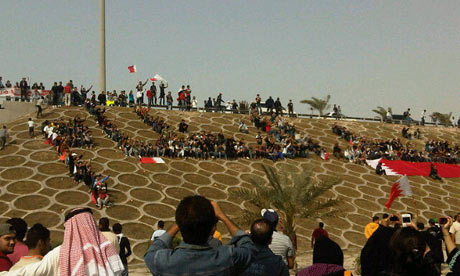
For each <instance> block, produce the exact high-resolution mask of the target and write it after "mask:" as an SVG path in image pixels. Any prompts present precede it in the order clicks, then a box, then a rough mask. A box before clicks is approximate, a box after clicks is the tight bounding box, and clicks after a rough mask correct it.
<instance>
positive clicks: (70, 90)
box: [64, 85, 72, 94]
mask: <svg viewBox="0 0 460 276" xmlns="http://www.w3.org/2000/svg"><path fill="white" fill-rule="evenodd" d="M70 92H72V86H70V85H66V86H65V87H64V93H66V94H70Z"/></svg>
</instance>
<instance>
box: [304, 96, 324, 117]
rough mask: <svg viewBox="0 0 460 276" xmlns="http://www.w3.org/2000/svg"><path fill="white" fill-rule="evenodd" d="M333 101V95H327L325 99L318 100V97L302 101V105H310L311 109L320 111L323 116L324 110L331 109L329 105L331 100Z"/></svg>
mask: <svg viewBox="0 0 460 276" xmlns="http://www.w3.org/2000/svg"><path fill="white" fill-rule="evenodd" d="M330 99H331V95H327V96H326V98H324V99H318V98H316V97H311V100H302V101H300V103H304V104H308V105H310V106H311V108H313V109H315V110H318V112H319V116H323V112H324V110H327V109H329V108H331V105H330V104H329V100H330Z"/></svg>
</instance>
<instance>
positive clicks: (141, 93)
mask: <svg viewBox="0 0 460 276" xmlns="http://www.w3.org/2000/svg"><path fill="white" fill-rule="evenodd" d="M148 81H149V79H147V80H146V81H145V82H144V83H142V81H139V83H138V84H137V86H136V90H137V94H136V95H137V97H136V98H137V99H138V104H144V86H145V85H146V84H147V82H148ZM139 96H140V97H139Z"/></svg>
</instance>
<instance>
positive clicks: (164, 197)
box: [0, 107, 460, 263]
mask: <svg viewBox="0 0 460 276" xmlns="http://www.w3.org/2000/svg"><path fill="white" fill-rule="evenodd" d="M151 112H152V114H154V115H156V116H161V117H163V118H165V120H166V122H167V123H168V124H170V125H171V126H172V127H173V128H177V124H178V123H179V121H180V120H181V119H182V118H183V119H185V120H186V121H187V122H188V123H189V124H190V128H189V129H190V130H193V131H200V130H211V131H222V132H223V133H224V135H226V136H233V137H235V138H240V137H244V138H245V139H246V140H247V141H248V142H249V143H255V135H256V134H257V130H256V129H255V128H254V127H250V128H249V130H250V133H249V135H243V134H241V133H235V131H236V130H237V125H238V122H239V120H240V119H243V120H246V121H247V119H248V118H247V116H244V115H239V114H221V113H198V112H193V113H186V112H179V111H165V110H152V111H151ZM87 114H88V113H87V112H86V111H85V110H83V109H82V108H77V107H74V108H66V109H64V108H62V109H47V110H46V111H45V118H44V119H55V118H64V119H72V118H73V116H75V115H79V116H80V117H87V116H88V115H87ZM107 114H108V116H109V117H110V118H111V119H113V120H114V121H116V123H117V125H118V126H119V128H121V129H123V130H126V131H128V132H129V133H130V134H132V135H133V136H134V137H135V138H136V139H140V140H148V139H156V138H157V137H158V135H157V134H156V133H155V132H153V131H152V130H150V129H148V128H146V126H145V125H144V124H143V123H142V122H141V121H140V120H139V119H138V118H137V116H136V114H135V113H134V112H132V110H131V109H126V108H118V107H112V108H109V109H108V111H107ZM44 119H41V120H36V123H37V124H40V123H41V122H42V121H43V120H44ZM288 120H290V121H292V122H293V123H295V124H296V126H297V131H298V132H299V133H300V134H301V135H302V136H304V135H311V136H312V137H313V138H314V139H315V140H317V141H320V143H321V145H322V146H324V147H326V148H327V149H329V150H331V149H332V147H333V145H334V143H336V142H338V143H339V145H340V146H341V147H343V148H345V147H347V145H348V144H347V142H346V141H343V140H341V139H339V138H338V137H337V136H335V135H334V134H333V133H332V132H331V130H330V129H331V126H332V124H333V123H335V122H336V121H333V120H323V119H298V118H288ZM26 121H27V117H26V116H25V117H22V118H19V119H17V120H15V121H12V122H10V123H8V124H7V126H8V128H9V131H10V139H9V140H8V142H9V144H8V146H7V147H6V148H5V149H4V150H3V151H0V199H1V202H0V220H1V221H3V220H5V219H6V218H9V217H12V216H21V217H24V218H25V219H26V220H27V221H28V222H29V223H30V224H33V223H35V222H41V223H43V224H44V225H45V226H47V227H49V228H50V229H51V230H52V239H53V240H54V242H55V243H60V241H61V240H62V236H63V225H62V223H63V214H64V213H65V212H66V211H68V210H69V209H71V208H74V207H75V206H82V205H86V206H89V207H93V206H92V204H91V201H90V196H89V194H88V190H87V188H86V187H85V186H84V185H83V184H80V185H75V184H74V183H73V180H72V179H71V178H70V177H68V176H67V175H66V172H67V170H66V168H65V166H64V165H63V164H62V163H60V162H58V161H57V159H58V156H57V154H56V153H55V152H54V151H53V150H52V149H51V147H49V146H48V145H45V144H44V143H43V139H42V137H41V136H39V137H37V138H35V139H30V138H29V137H28V133H27V125H26ZM339 123H340V124H341V125H345V126H347V127H348V128H350V129H352V130H353V131H354V132H355V133H358V134H359V135H361V136H362V135H368V136H373V137H381V138H401V137H400V136H401V135H400V131H401V128H402V126H400V125H391V124H381V123H370V122H369V123H368V122H353V121H339ZM87 125H89V126H90V128H91V130H92V131H93V135H94V137H95V141H96V143H97V146H96V148H94V149H91V150H88V149H77V150H76V151H77V152H78V153H79V154H83V156H84V159H92V164H93V168H95V170H96V171H97V172H100V173H102V174H104V175H110V179H109V180H108V184H109V189H110V193H111V197H112V199H113V201H114V202H115V205H114V206H113V207H111V208H108V209H103V210H97V209H94V213H95V217H96V218H97V219H98V218H99V217H101V216H108V217H109V218H110V219H111V222H112V223H115V222H120V223H122V224H123V225H124V232H125V233H126V234H127V236H128V237H129V238H130V239H131V242H132V247H133V251H134V258H133V261H134V263H136V262H140V261H141V260H142V257H143V255H144V253H145V250H146V248H147V243H148V239H149V238H150V235H151V233H152V231H153V229H154V228H153V226H154V225H155V223H156V222H157V221H158V220H160V219H163V220H165V221H167V224H170V223H171V222H172V221H173V219H174V208H175V206H176V205H177V203H178V202H179V200H180V199H181V198H182V197H184V196H186V195H191V194H196V193H197V194H202V195H205V196H206V197H208V198H211V199H214V200H218V201H219V202H220V203H221V205H222V208H223V209H224V211H226V212H228V213H229V214H230V215H231V216H232V217H234V218H236V217H238V216H240V215H241V214H242V213H243V212H244V210H245V209H246V207H245V205H244V202H242V201H241V200H239V199H234V198H230V197H229V195H228V193H229V192H230V191H231V190H234V189H235V188H237V187H251V186H250V184H249V181H250V179H251V178H256V179H258V180H260V181H266V179H265V177H264V173H263V172H262V171H261V164H269V165H274V166H275V167H276V168H278V169H280V170H295V171H304V170H306V169H311V170H312V171H313V174H314V175H315V176H316V177H318V178H322V177H324V176H326V175H331V174H334V175H338V176H340V177H341V178H342V179H343V181H342V183H341V184H339V185H338V186H336V187H334V189H333V190H332V191H330V192H329V193H328V196H331V197H335V198H340V199H342V200H343V201H342V203H341V205H340V206H339V208H340V209H341V213H340V214H341V215H340V217H339V218H337V219H326V220H325V223H326V227H327V229H328V231H329V232H330V233H331V237H332V238H333V239H334V240H336V241H337V242H338V243H339V244H340V245H341V246H342V248H344V249H347V250H357V249H359V248H361V247H362V246H363V244H364V242H365V238H364V235H363V234H362V232H363V228H364V225H365V224H366V223H368V222H369V220H370V217H371V216H372V215H373V214H375V213H381V212H383V211H384V206H383V203H384V202H385V201H386V199H387V197H388V193H389V190H390V186H391V184H392V183H393V182H394V181H395V180H396V179H397V177H394V176H393V177H390V176H387V177H379V176H376V175H375V174H374V172H373V171H372V170H371V169H370V168H368V167H366V166H361V165H355V164H352V163H345V162H342V161H339V160H336V159H334V158H332V159H331V160H329V161H323V160H321V159H320V158H318V157H317V156H314V155H311V157H310V158H308V159H303V158H302V159H295V160H285V161H280V162H277V163H273V162H271V161H269V160H245V159H240V160H232V161H230V160H195V159H187V160H185V159H165V161H166V164H140V163H139V162H138V161H137V160H136V159H134V158H132V157H125V156H124V154H123V153H122V152H121V151H120V150H119V149H117V148H116V145H115V143H114V142H113V141H111V140H110V139H108V138H107V137H106V136H105V135H104V133H103V132H102V131H101V130H100V129H99V128H98V127H97V124H96V122H95V121H94V120H93V119H92V118H90V117H88V120H87ZM421 131H422V135H423V139H421V140H416V141H412V142H413V143H414V144H415V145H417V146H418V147H419V148H421V147H422V146H423V142H424V141H425V139H428V138H429V139H448V140H450V141H457V140H458V139H459V138H460V133H459V132H458V131H456V130H455V129H452V128H441V127H440V128H435V127H421ZM37 134H38V133H37ZM401 139H402V138H401ZM402 140H404V139H402ZM410 182H411V185H412V187H413V191H414V193H415V202H416V206H417V208H418V209H419V213H420V217H419V220H421V221H423V222H426V221H427V219H428V218H431V217H438V216H439V215H440V214H444V213H453V212H457V211H458V207H457V206H459V204H460V200H459V199H458V194H460V180H459V179H445V180H444V181H443V183H439V182H432V181H431V180H430V179H428V178H424V177H410ZM413 206H414V205H413V200H412V199H407V198H405V199H401V200H396V202H395V203H394V204H393V210H392V211H398V212H406V211H408V212H413V213H415V210H414V208H413ZM316 225H317V223H316V222H315V221H311V220H302V221H301V222H300V223H299V225H298V226H297V232H298V235H299V237H298V241H299V252H300V253H301V252H307V251H308V250H309V241H310V235H311V231H312V229H313V228H314V227H315V226H316ZM218 229H219V230H220V231H221V232H222V233H223V235H224V238H225V239H229V238H230V237H229V235H228V233H227V232H226V230H225V229H224V227H223V226H222V225H219V227H218Z"/></svg>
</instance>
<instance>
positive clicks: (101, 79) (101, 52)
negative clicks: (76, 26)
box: [99, 0, 106, 93]
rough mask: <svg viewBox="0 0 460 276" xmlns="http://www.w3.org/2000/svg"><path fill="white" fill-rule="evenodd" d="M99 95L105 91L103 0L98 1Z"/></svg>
mask: <svg viewBox="0 0 460 276" xmlns="http://www.w3.org/2000/svg"><path fill="white" fill-rule="evenodd" d="M99 12H100V15H99V38H100V45H99V93H101V92H102V91H104V92H105V91H106V71H105V69H106V63H105V0H100V1H99Z"/></svg>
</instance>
